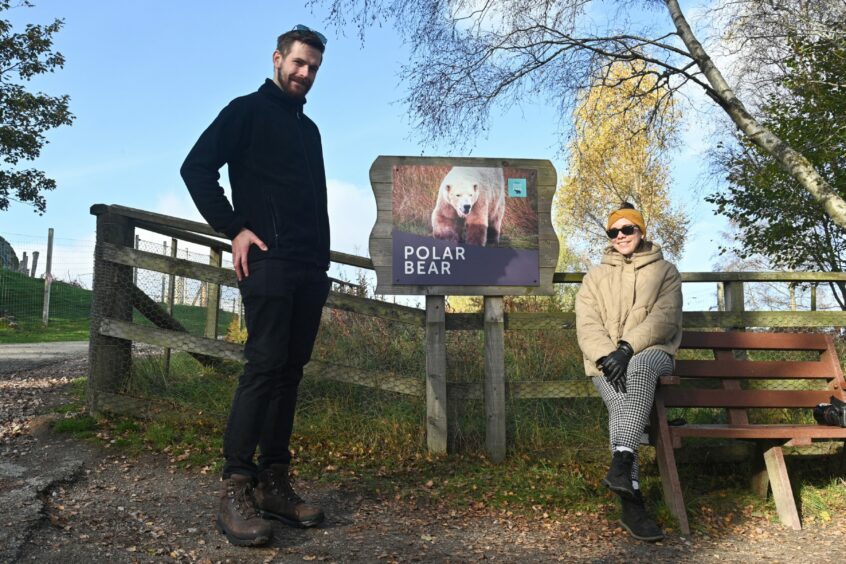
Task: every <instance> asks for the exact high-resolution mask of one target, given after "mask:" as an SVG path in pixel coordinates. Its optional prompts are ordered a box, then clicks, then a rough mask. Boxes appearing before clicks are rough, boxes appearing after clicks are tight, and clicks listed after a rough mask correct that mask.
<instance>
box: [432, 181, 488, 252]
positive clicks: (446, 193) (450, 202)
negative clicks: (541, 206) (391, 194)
mask: <svg viewBox="0 0 846 564" xmlns="http://www.w3.org/2000/svg"><path fill="white" fill-rule="evenodd" d="M504 216H505V177H504V175H503V171H502V169H501V168H485V167H470V166H456V167H453V168H452V169H451V170H450V171H449V172H448V173H447V175H446V176H445V177H444V179H443V180H442V181H441V184H440V187H439V189H438V197H437V201H436V203H435V207H434V209H433V210H432V236H433V237H434V238H435V239H441V240H445V241H450V242H453V243H465V244H467V245H478V246H480V247H484V246H485V245H497V244H498V243H499V239H500V234H501V233H502V220H503V218H504Z"/></svg>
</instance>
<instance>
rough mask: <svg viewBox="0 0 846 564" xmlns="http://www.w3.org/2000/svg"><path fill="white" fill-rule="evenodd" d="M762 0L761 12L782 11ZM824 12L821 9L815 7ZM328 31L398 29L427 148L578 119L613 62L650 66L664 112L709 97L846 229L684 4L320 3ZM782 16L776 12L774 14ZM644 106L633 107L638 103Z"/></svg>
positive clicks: (831, 200)
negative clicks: (533, 104)
mask: <svg viewBox="0 0 846 564" xmlns="http://www.w3.org/2000/svg"><path fill="white" fill-rule="evenodd" d="M737 1H738V2H743V1H748V2H753V1H757V2H758V5H759V6H760V7H761V9H762V10H768V9H775V8H777V6H775V3H774V2H770V3H767V2H762V1H761V0H737ZM815 1H817V2H819V1H821V0H815ZM313 3H314V4H320V5H324V6H327V7H328V8H329V21H330V22H331V23H334V24H335V25H337V26H339V27H344V26H348V25H352V26H356V27H357V29H358V30H359V32H360V33H361V34H362V37H363V35H364V33H365V30H366V29H367V28H368V27H369V26H372V25H379V24H381V23H383V22H391V23H393V24H394V25H395V26H396V27H397V29H398V30H399V31H400V33H401V34H402V35H403V36H404V37H405V39H406V41H407V42H408V44H409V46H410V48H411V57H410V60H409V62H408V63H407V64H406V65H405V67H404V69H403V71H402V73H401V77H402V79H403V80H404V82H405V83H406V84H408V88H409V89H408V93H407V95H406V98H405V101H406V103H407V105H408V108H409V110H410V113H411V116H412V123H413V124H414V125H415V126H416V128H417V129H418V130H419V131H421V132H422V133H423V137H424V139H429V140H436V139H438V140H445V141H447V142H451V143H454V144H456V145H462V144H467V143H472V139H473V138H474V136H475V135H478V134H480V133H484V131H485V127H486V125H487V123H488V121H489V118H490V113H491V111H492V109H493V108H496V107H500V108H503V107H508V106H510V105H513V104H516V103H518V101H520V102H521V103H527V102H528V101H529V100H537V99H539V98H540V99H544V98H545V99H546V101H548V102H551V103H553V104H558V105H559V106H560V109H561V111H562V115H565V114H569V110H570V109H572V106H573V104H574V102H575V99H576V95H577V93H578V92H579V91H580V89H584V88H586V87H587V86H589V85H590V84H591V83H592V82H593V81H594V80H595V79H596V78H597V77H603V76H608V72H607V69H608V68H609V66H610V65H612V64H613V63H614V62H615V61H635V60H637V61H642V62H644V63H645V64H646V66H644V70H643V73H644V76H652V77H654V79H655V80H654V88H655V89H656V90H657V89H661V91H662V92H663V93H664V94H663V95H662V98H661V100H659V104H657V105H656V112H655V115H656V116H660V115H661V106H662V104H669V103H670V102H671V100H673V99H674V98H677V97H678V96H679V95H680V94H682V95H683V94H684V93H685V91H686V89H687V88H697V89H700V90H701V91H703V92H704V93H705V94H706V95H707V96H708V98H710V99H711V100H712V101H713V103H714V104H716V105H717V106H718V107H719V108H720V109H721V110H722V111H723V112H724V113H725V115H727V116H728V117H729V118H730V120H731V121H732V122H733V124H734V125H735V127H736V128H737V129H738V130H739V131H740V132H741V134H742V135H743V136H744V137H745V138H748V139H749V140H750V142H751V143H754V144H755V145H756V146H758V147H760V148H761V149H762V150H763V151H765V152H766V153H768V154H770V155H772V156H773V158H774V159H775V160H776V161H777V162H778V163H779V165H780V166H781V167H782V168H783V169H784V170H785V171H786V172H787V173H788V174H790V176H792V177H793V178H795V179H796V181H797V183H798V184H799V185H800V186H801V187H802V189H803V190H805V191H807V192H808V193H809V194H810V195H811V197H812V198H813V200H814V202H815V203H816V205H819V206H820V207H821V208H822V209H823V210H825V213H826V214H827V215H828V216H829V217H831V218H832V220H833V221H834V222H835V223H836V224H837V225H839V226H840V227H844V228H846V201H844V200H843V198H842V197H840V196H839V195H838V194H837V193H836V192H835V191H834V190H833V189H832V187H831V186H830V185H829V184H828V183H827V182H826V180H825V179H824V178H823V177H822V176H821V175H820V174H819V173H818V172H817V170H816V169H815V168H814V166H813V165H812V164H811V162H810V161H809V160H808V159H807V158H806V157H805V156H804V155H803V154H802V153H800V152H798V151H797V150H795V149H794V148H793V147H791V146H790V145H789V144H788V143H786V142H785V141H784V140H783V139H781V138H779V137H778V136H777V135H775V134H774V133H773V132H772V131H770V130H769V129H768V128H766V127H765V126H764V125H763V124H762V123H761V122H760V121H759V120H758V119H756V118H755V116H753V115H752V113H751V112H750V111H749V110H748V109H747V106H746V105H745V104H744V103H743V102H742V101H741V100H740V98H739V97H738V96H737V95H736V93H735V90H734V89H733V88H732V86H731V85H730V84H729V83H728V81H727V80H726V78H725V76H724V74H723V72H721V70H720V69H719V68H717V65H716V64H715V63H714V61H713V59H712V58H711V56H710V55H709V54H708V52H707V51H706V50H705V48H704V46H703V44H702V42H701V41H700V40H699V38H698V37H697V35H696V34H695V33H694V31H693V29H692V28H691V25H690V23H689V22H688V20H687V18H686V16H685V14H684V12H683V11H682V9H681V7H680V5H679V2H678V0H640V1H634V0H629V1H617V2H612V1H604V2H603V1H599V0H313ZM773 6H775V7H773ZM634 103H636V101H635V102H634Z"/></svg>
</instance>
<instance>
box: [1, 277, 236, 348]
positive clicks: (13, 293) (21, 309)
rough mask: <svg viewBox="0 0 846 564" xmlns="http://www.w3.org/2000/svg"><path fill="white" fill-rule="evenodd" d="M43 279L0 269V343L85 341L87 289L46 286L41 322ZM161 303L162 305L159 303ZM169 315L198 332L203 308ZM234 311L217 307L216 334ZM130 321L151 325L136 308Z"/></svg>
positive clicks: (180, 308) (88, 313)
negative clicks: (46, 319)
mask: <svg viewBox="0 0 846 564" xmlns="http://www.w3.org/2000/svg"><path fill="white" fill-rule="evenodd" d="M43 304H44V280H42V279H40V278H30V277H28V276H25V275H24V274H21V273H18V272H11V271H8V270H0V343H43V342H55V341H86V340H88V336H89V331H90V316H91V291H90V290H86V289H85V288H80V287H79V286H75V285H73V284H67V283H65V282H59V281H54V282H53V284H52V286H51V289H50V319H49V323H48V325H47V327H45V326H44V324H43V323H42V321H41V320H42V310H43V309H42V308H43ZM160 305H162V304H160ZM162 307H164V306H163V305H162ZM173 315H174V317H175V318H176V320H177V321H179V322H180V323H182V325H184V326H185V328H186V329H187V330H188V332H189V333H191V334H194V335H202V334H203V332H204V330H205V326H206V308H203V307H198V306H190V305H174V308H173ZM233 318H234V314H233V313H232V312H228V311H220V312H219V317H218V334H225V333H226V328H227V327H228V326H229V324H230V323H231V322H232V319H233ZM133 322H135V323H138V324H141V325H148V326H151V325H152V323H151V322H150V321H148V320H147V319H145V318H144V317H143V316H142V315H140V314H139V313H138V312H137V311H136V312H134V314H133Z"/></svg>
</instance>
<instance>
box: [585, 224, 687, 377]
mask: <svg viewBox="0 0 846 564" xmlns="http://www.w3.org/2000/svg"><path fill="white" fill-rule="evenodd" d="M576 333H577V335H578V339H579V347H581V349H582V354H584V359H585V373H586V374H587V375H588V376H601V375H602V371H601V370H599V368H597V366H596V362H597V361H598V360H599V359H600V358H602V357H604V356H607V355H608V354H610V353H612V352H613V351H614V350H616V349H617V342H618V341H626V342H627V343H629V344H630V345H631V346H632V349H634V352H635V354H637V353H639V352H640V351H643V350H646V349H658V350H662V351H664V352H666V353H668V354H669V355H670V356H675V354H676V352H677V351H678V349H679V343H680V342H681V336H682V292H681V275H680V274H679V271H678V270H676V267H675V266H673V265H672V264H671V263H669V262H667V261H666V260H664V254H663V253H662V252H661V248H660V247H659V246H658V245H656V244H654V243H650V242H649V241H644V242H643V244H642V245H641V246H640V248H639V249H638V250H637V251H636V252H635V253H633V254H632V256H631V257H630V258H626V257H624V256H623V255H621V254H620V253H618V252H617V251H615V250H614V248H613V247H609V248H608V249H607V250H606V251H605V254H604V255H603V257H602V263H601V264H599V265H597V266H595V267H593V268H591V269H590V270H589V271H588V273H587V274H586V275H585V278H584V280H583V281H582V287H581V288H580V289H579V292H578V294H577V295H576Z"/></svg>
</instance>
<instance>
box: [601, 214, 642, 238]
mask: <svg viewBox="0 0 846 564" xmlns="http://www.w3.org/2000/svg"><path fill="white" fill-rule="evenodd" d="M619 219H628V220H629V221H631V222H632V223H634V224H635V225H637V228H638V229H640V234H641V235H643V237H644V238H645V237H646V223H645V222H644V221H643V214H641V213H640V212H639V211H637V210H634V209H631V208H623V209H621V210H617V211H614V212H611V215H609V216H608V226H607V227H606V228H605V229H606V230H607V229H611V226H612V225H614V224H615V223H617V220H619Z"/></svg>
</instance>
